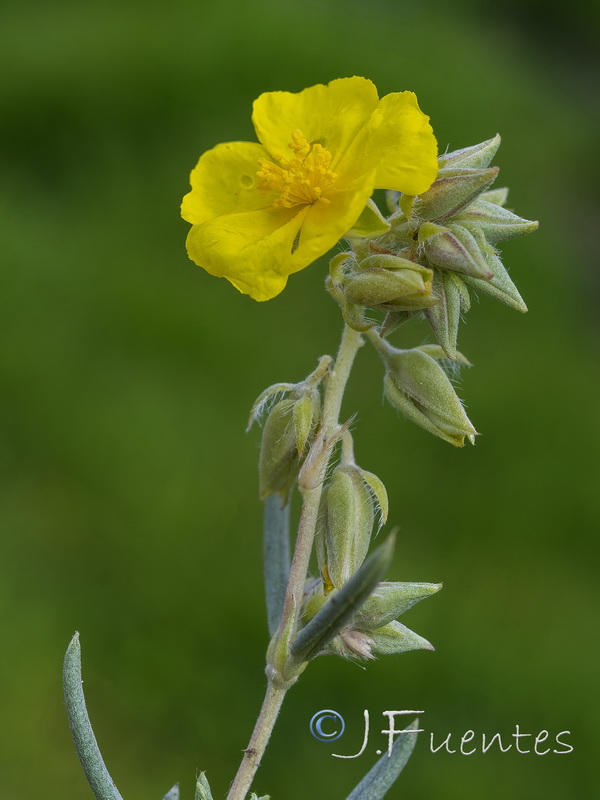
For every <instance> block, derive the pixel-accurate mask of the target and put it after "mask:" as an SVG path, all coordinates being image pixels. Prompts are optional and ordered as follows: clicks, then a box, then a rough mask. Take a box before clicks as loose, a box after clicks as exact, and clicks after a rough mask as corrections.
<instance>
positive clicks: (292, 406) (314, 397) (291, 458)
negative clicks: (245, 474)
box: [258, 388, 320, 502]
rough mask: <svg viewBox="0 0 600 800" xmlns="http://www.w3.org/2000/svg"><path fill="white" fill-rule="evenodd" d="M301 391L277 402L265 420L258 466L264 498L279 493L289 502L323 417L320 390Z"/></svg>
mask: <svg viewBox="0 0 600 800" xmlns="http://www.w3.org/2000/svg"><path fill="white" fill-rule="evenodd" d="M298 394H299V396H298ZM298 394H297V395H296V396H294V395H293V394H292V396H290V397H287V398H285V399H284V400H280V401H279V402H278V403H276V404H275V405H274V406H273V408H272V409H271V411H270V413H269V415H268V417H267V420H266V422H265V426H264V429H263V435H262V440H261V447H260V457H259V465H258V474H259V492H260V498H261V500H264V499H265V498H266V497H268V496H269V495H270V494H276V493H277V494H280V495H281V497H282V499H283V500H284V502H286V501H287V499H288V497H289V493H290V491H291V489H292V486H293V484H294V481H295V479H296V476H297V474H298V469H299V467H300V460H301V457H302V456H303V455H304V450H305V448H306V444H307V441H308V438H309V436H310V433H311V432H312V430H313V429H314V426H315V424H316V422H317V420H318V418H319V415H320V401H319V393H318V391H317V389H309V388H306V389H305V390H304V391H301V392H300V391H299V392H298Z"/></svg>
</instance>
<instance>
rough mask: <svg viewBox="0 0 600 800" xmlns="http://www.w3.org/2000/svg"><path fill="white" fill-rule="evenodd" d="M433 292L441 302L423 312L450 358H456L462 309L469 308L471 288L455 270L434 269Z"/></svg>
mask: <svg viewBox="0 0 600 800" xmlns="http://www.w3.org/2000/svg"><path fill="white" fill-rule="evenodd" d="M433 293H434V294H435V295H436V296H437V297H439V303H438V304H437V305H435V306H433V307H432V308H428V309H426V310H425V311H424V312H423V313H424V315H425V319H426V320H427V322H429V324H430V325H431V328H432V330H433V332H434V334H435V337H436V339H437V340H438V342H439V343H440V345H441V346H442V347H443V349H444V352H445V353H446V355H447V356H448V358H451V359H455V358H456V344H457V338H458V325H459V322H460V315H461V311H467V310H468V308H469V304H468V300H469V290H468V289H467V287H466V286H465V284H464V282H463V280H462V278H461V277H460V276H459V275H457V274H455V273H454V272H447V271H446V270H434V277H433Z"/></svg>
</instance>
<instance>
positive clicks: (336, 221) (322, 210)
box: [290, 175, 373, 272]
mask: <svg viewBox="0 0 600 800" xmlns="http://www.w3.org/2000/svg"><path fill="white" fill-rule="evenodd" d="M372 193H373V176H372V175H371V176H368V177H367V178H366V179H365V180H364V181H363V182H362V183H361V184H358V185H357V184H355V185H353V186H351V187H350V188H348V189H347V190H346V191H343V192H336V193H334V194H331V195H329V203H314V204H313V205H312V206H311V207H310V210H309V212H308V214H307V216H306V220H305V221H304V224H303V226H302V229H301V231H300V236H299V238H298V244H297V248H296V250H295V251H294V254H293V255H292V257H291V268H290V272H298V271H299V270H301V269H304V267H306V266H307V265H308V264H311V263H312V262H313V261H315V260H316V259H317V258H319V257H320V256H322V255H324V254H325V253H327V251H328V250H331V248H332V247H335V245H336V244H337V243H338V242H339V240H340V239H342V238H343V237H344V235H345V234H346V233H348V231H349V230H350V229H351V228H352V226H353V225H354V223H355V222H356V221H357V220H358V218H359V217H360V215H361V213H362V211H363V209H364V207H365V205H366V203H367V200H368V199H369V197H370V196H371V194H372Z"/></svg>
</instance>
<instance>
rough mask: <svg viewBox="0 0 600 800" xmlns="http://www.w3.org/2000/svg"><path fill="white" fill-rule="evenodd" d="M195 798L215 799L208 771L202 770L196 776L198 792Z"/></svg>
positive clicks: (198, 799)
mask: <svg viewBox="0 0 600 800" xmlns="http://www.w3.org/2000/svg"><path fill="white" fill-rule="evenodd" d="M194 800H213V796H212V793H211V791H210V785H209V783H208V780H207V778H206V772H201V773H200V775H198V777H197V778H196V794H195V796H194Z"/></svg>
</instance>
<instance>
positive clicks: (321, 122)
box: [252, 76, 379, 169]
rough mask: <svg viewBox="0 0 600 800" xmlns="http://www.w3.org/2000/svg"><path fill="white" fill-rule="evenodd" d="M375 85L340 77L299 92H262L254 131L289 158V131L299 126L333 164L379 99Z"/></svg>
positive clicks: (254, 115) (255, 111)
mask: <svg viewBox="0 0 600 800" xmlns="http://www.w3.org/2000/svg"><path fill="white" fill-rule="evenodd" d="M378 100H379V98H378V95H377V89H376V87H375V85H374V84H373V83H372V82H371V81H369V80H367V79H366V78H359V77H356V76H355V77H353V78H339V79H337V80H335V81H331V82H330V83H328V84H327V85H324V84H322V83H319V84H317V85H316V86H310V87H309V88H308V89H304V90H303V91H301V92H265V93H264V94H261V95H260V97H259V98H258V99H257V100H255V101H254V105H253V113H252V122H253V123H254V128H255V130H256V135H257V136H258V138H259V140H260V141H261V142H262V143H263V145H264V146H265V148H266V149H267V150H268V151H269V152H270V153H271V155H282V156H283V157H284V158H289V157H290V155H291V153H290V151H289V148H288V146H289V144H290V141H291V138H292V131H294V130H298V129H299V130H301V131H302V134H303V136H304V137H305V138H306V139H307V140H308V141H309V142H314V141H318V142H319V143H320V144H322V145H323V147H325V148H326V149H327V150H329V152H330V153H331V154H332V156H333V161H332V168H333V169H335V165H336V163H337V161H339V159H340V158H341V157H342V156H343V154H344V152H345V151H346V150H347V148H348V147H349V145H350V144H351V142H352V140H353V139H354V138H355V136H356V135H357V133H358V132H359V131H360V130H361V128H362V127H363V126H364V125H365V123H366V122H367V120H368V119H369V117H370V116H371V114H372V113H373V111H374V110H375V109H376V108H377V103H378Z"/></svg>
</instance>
